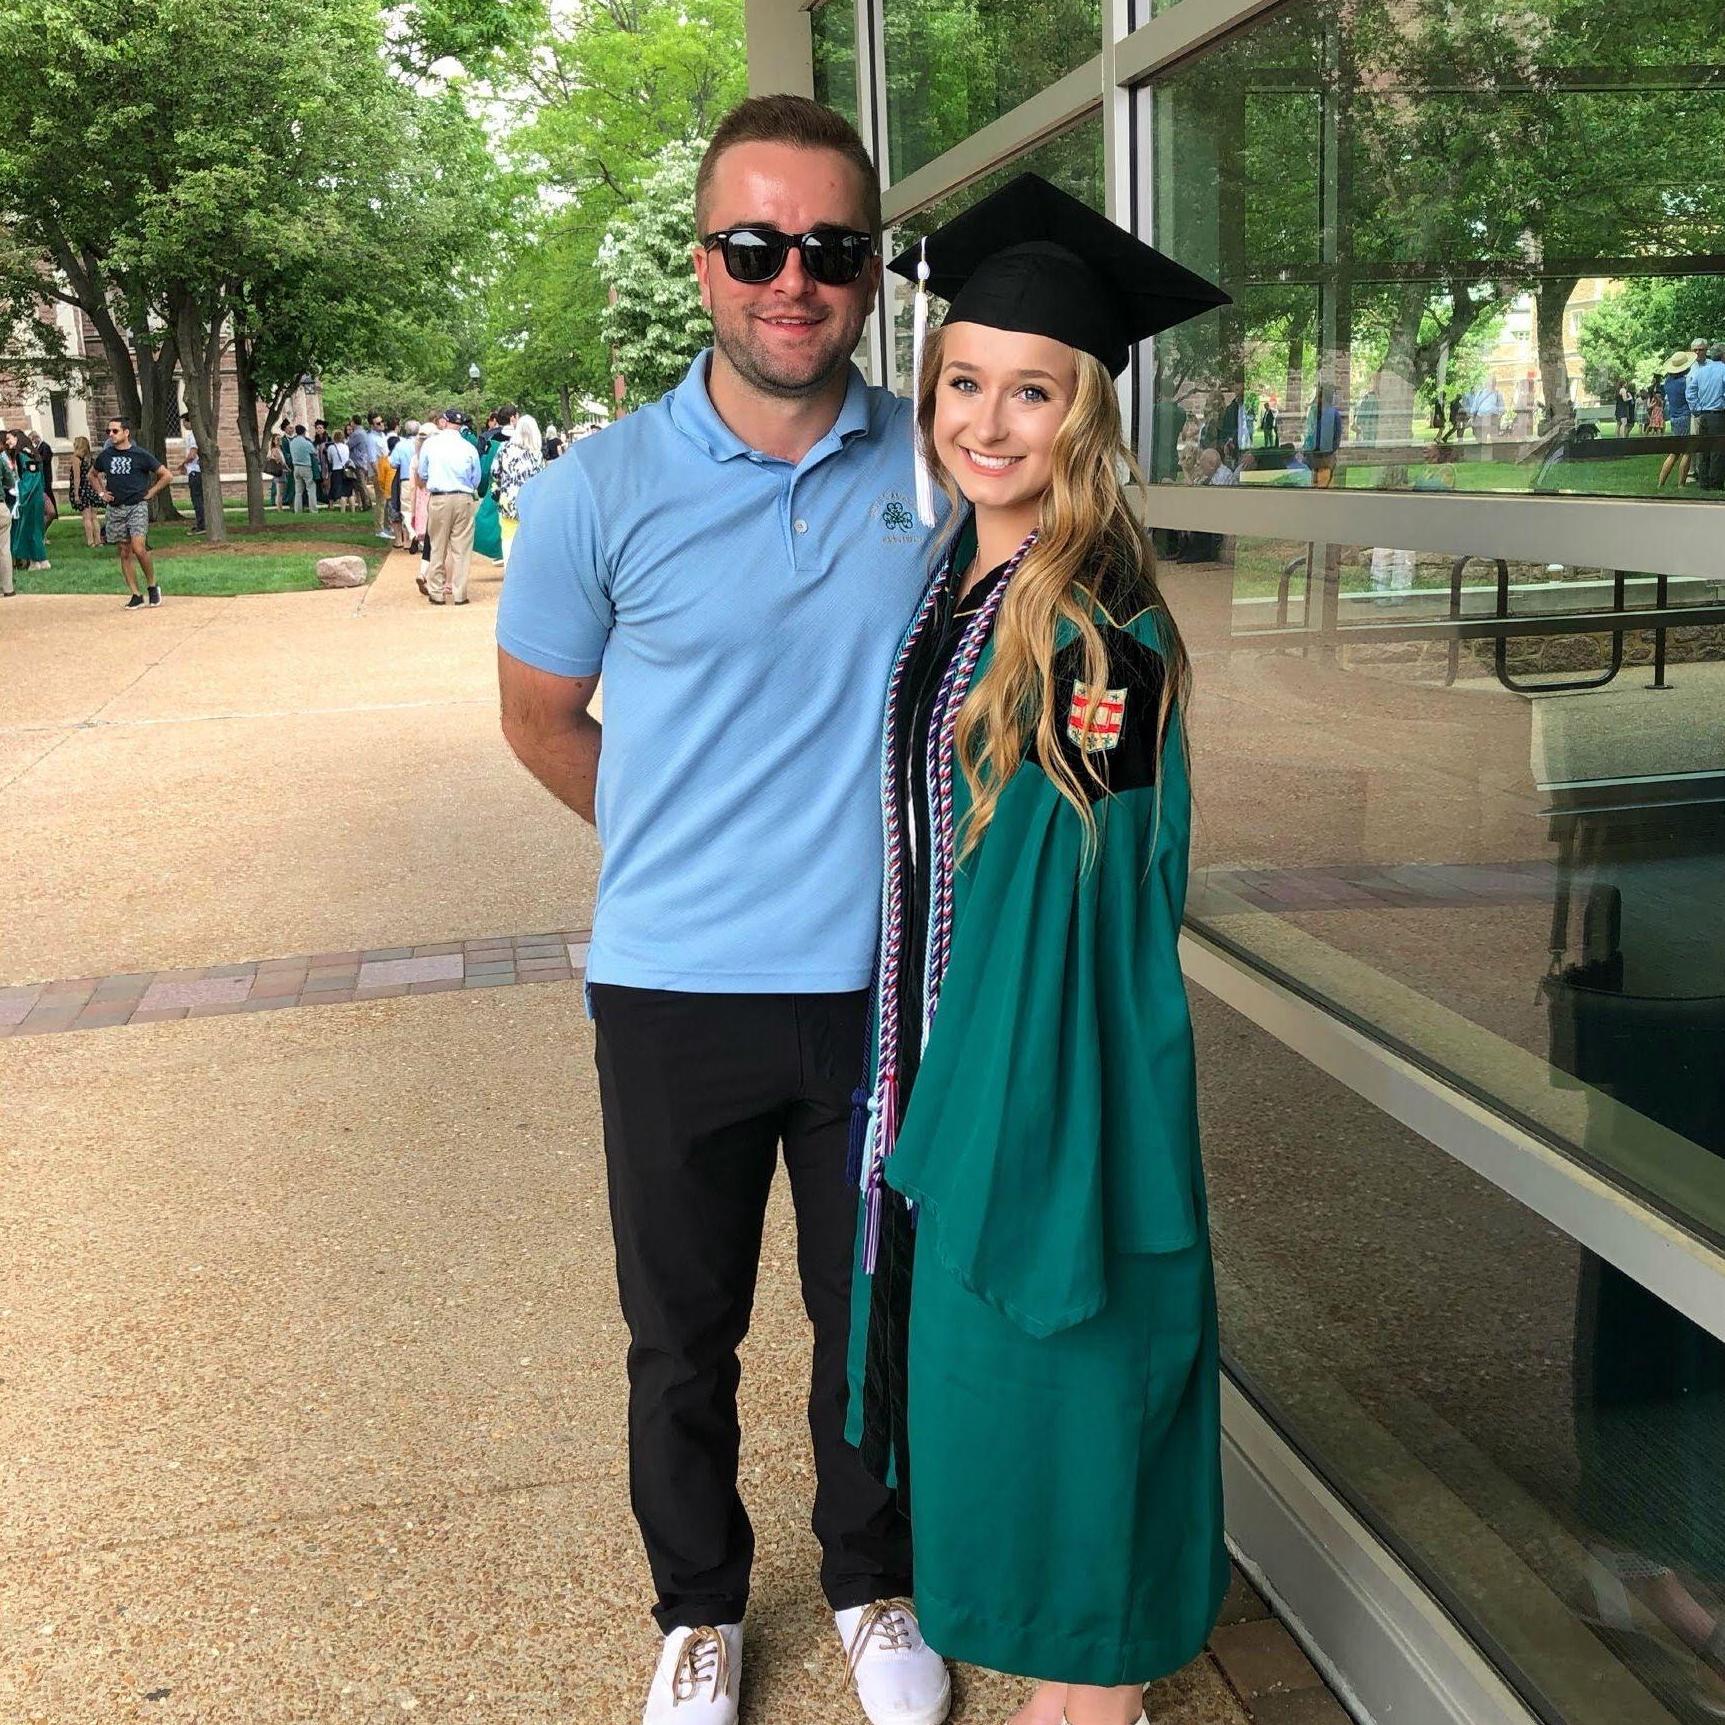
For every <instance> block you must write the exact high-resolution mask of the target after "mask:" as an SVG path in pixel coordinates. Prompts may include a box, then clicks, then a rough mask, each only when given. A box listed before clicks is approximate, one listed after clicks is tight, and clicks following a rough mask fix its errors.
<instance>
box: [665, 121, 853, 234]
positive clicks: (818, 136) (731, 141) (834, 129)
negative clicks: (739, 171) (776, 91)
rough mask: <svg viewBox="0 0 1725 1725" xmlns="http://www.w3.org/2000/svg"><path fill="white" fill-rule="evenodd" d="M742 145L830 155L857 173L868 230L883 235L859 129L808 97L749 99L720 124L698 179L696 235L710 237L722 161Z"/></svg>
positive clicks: (702, 161) (709, 146)
mask: <svg viewBox="0 0 1725 1725" xmlns="http://www.w3.org/2000/svg"><path fill="white" fill-rule="evenodd" d="M738 144H789V145H790V146H791V147H792V148H793V149H798V150H831V151H832V152H833V153H834V154H835V155H839V156H843V157H844V159H845V160H846V161H847V162H849V163H850V164H851V166H852V167H853V168H855V169H856V171H857V173H858V175H859V176H860V177H861V180H862V192H863V215H864V219H865V220H866V221H867V223H868V230H869V232H870V233H871V234H873V235H875V236H876V237H877V238H878V237H879V235H880V175H879V173H877V172H876V170H875V165H874V163H873V161H872V160H870V158H869V153H868V150H867V149H866V148H865V147H864V145H863V141H862V139H861V138H860V137H858V136H857V129H856V127H855V126H853V125H852V124H851V123H850V121H849V120H847V119H846V118H845V117H844V115H843V114H840V113H837V112H835V111H834V110H833V109H831V108H826V107H822V105H821V104H820V103H819V102H814V101H810V99H809V98H808V97H807V96H751V97H750V98H749V99H748V100H747V101H746V102H739V103H738V104H737V105H736V107H734V108H733V109H732V110H731V111H730V112H729V113H728V114H726V115H725V117H724V118H723V119H722V120H720V122H719V124H718V126H717V127H716V128H715V129H714V132H713V141H712V142H711V143H710V144H708V146H707V153H706V154H705V155H704V156H702V158H701V167H700V171H699V173H697V174H696V176H695V235H696V237H697V238H700V237H701V236H702V235H704V234H705V233H706V232H707V206H708V203H709V201H710V199H711V196H712V190H713V174H714V172H715V170H716V169H717V167H718V163H719V158H720V157H721V156H722V155H723V154H724V153H725V151H727V150H729V149H732V148H734V147H735V146H736V145H738Z"/></svg>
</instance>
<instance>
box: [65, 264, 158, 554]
mask: <svg viewBox="0 0 1725 1725" xmlns="http://www.w3.org/2000/svg"><path fill="white" fill-rule="evenodd" d="M48 249H49V253H50V255H51V256H52V257H53V259H54V262H55V263H56V264H57V265H58V266H59V269H60V273H61V274H62V275H63V276H64V277H65V278H66V283H67V286H68V287H70V288H71V290H72V293H71V299H72V303H73V304H74V305H75V306H76V307H77V308H78V310H79V311H81V312H83V313H84V314H85V315H86V316H87V317H88V318H89V320H90V322H91V323H93V324H94V325H95V326H96V334H97V336H98V338H99V339H100V340H101V343H102V353H103V355H104V356H105V357H106V359H107V361H108V373H109V376H110V377H111V378H112V379H113V384H114V403H115V409H116V411H117V412H118V413H119V414H120V416H121V417H122V418H123V419H126V420H128V421H130V423H131V427H132V436H133V441H134V442H136V443H139V444H142V445H143V447H144V448H145V449H147V450H149V451H150V453H151V454H152V455H158V456H161V457H162V458H163V459H166V455H167V427H168V420H167V404H168V402H169V401H170V400H171V399H172V393H173V387H174V364H175V347H174V336H173V333H172V332H171V331H170V332H169V333H168V334H167V335H165V336H164V337H163V339H162V345H161V347H160V348H159V349H155V348H152V347H151V346H150V344H149V342H148V341H140V342H136V343H134V342H133V341H131V340H130V339H129V338H128V336H127V334H126V331H125V329H124V328H123V327H122V323H123V320H124V317H125V315H126V314H125V312H124V311H123V309H122V308H123V307H124V305H125V303H126V301H127V299H128V298H130V299H131V300H132V301H133V302H134V303H137V295H136V293H135V291H129V289H128V284H127V283H126V282H125V281H124V280H123V279H120V280H116V279H114V278H113V277H111V276H110V275H109V274H108V273H107V271H106V269H105V268H104V266H103V264H102V262H101V260H100V259H99V258H97V257H96V256H95V255H94V254H93V253H91V252H89V251H87V250H84V251H79V250H74V249H73V247H72V246H71V244H70V243H69V242H67V241H65V240H64V239H60V240H50V242H49V248H48ZM132 286H133V287H135V284H132ZM110 295H111V296H112V298H110ZM150 511H151V519H153V520H156V521H177V520H178V519H179V511H178V510H176V509H175V508H174V500H173V494H172V493H171V492H170V491H162V492H159V493H158V494H157V496H156V500H155V502H154V503H152V504H151V505H150Z"/></svg>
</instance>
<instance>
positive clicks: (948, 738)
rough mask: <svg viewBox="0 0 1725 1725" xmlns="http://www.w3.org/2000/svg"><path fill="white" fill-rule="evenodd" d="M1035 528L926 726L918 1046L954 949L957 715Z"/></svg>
mask: <svg viewBox="0 0 1725 1725" xmlns="http://www.w3.org/2000/svg"><path fill="white" fill-rule="evenodd" d="M1036 538H1037V535H1036V529H1035V528H1032V529H1031V530H1030V533H1029V535H1028V536H1027V537H1026V538H1025V541H1024V543H1023V544H1022V545H1020V546H1019V548H1018V549H1017V550H1016V551H1014V552H1013V554H1012V556H1011V557H1010V558H1008V559H1007V562H1006V565H1005V567H1004V568H1003V569H1002V570H1001V574H1000V579H999V581H997V582H996V583H995V586H994V591H993V592H992V593H990V594H989V595H988V598H987V600H986V601H984V603H983V605H982V607H981V608H980V609H979V610H978V611H977V614H976V616H975V617H974V618H973V619H972V621H971V624H970V627H969V628H968V629H966V630H965V632H964V639H963V640H962V641H961V642H960V643H959V645H958V651H957V652H955V653H954V654H953V656H952V663H951V664H950V665H949V666H948V667H947V671H946V676H945V678H944V679H943V680H942V682H941V687H940V693H939V694H938V695H937V696H936V697H935V703H934V712H933V714H932V715H931V718H930V723H929V727H928V791H929V805H930V809H929V816H930V818H929V859H928V880H929V895H928V939H927V941H926V943H925V952H924V959H923V987H922V1046H923V1047H924V1048H926V1047H927V1046H928V1035H929V1031H930V1030H932V1029H933V1027H934V1008H935V1003H936V1001H937V1000H938V999H939V996H940V986H941V984H942V983H943V982H944V981H945V980H946V962H947V958H948V956H949V955H950V953H951V950H952V887H953V874H954V872H955V863H954V850H955V838H956V833H955V822H954V819H953V806H952V802H953V798H952V782H953V781H952V769H953V761H954V758H955V756H956V754H957V750H956V748H955V746H954V744H955V740H956V738H957V734H958V715H959V711H960V709H961V708H962V707H963V706H964V698H965V696H966V695H968V694H969V693H970V684H971V679H972V678H973V677H974V676H975V675H976V664H977V660H978V659H980V658H981V657H982V649H983V646H984V644H985V643H986V642H987V640H988V638H989V635H990V634H991V633H992V631H993V629H994V620H995V617H996V616H997V615H998V613H999V611H1000V605H1001V601H1002V600H1003V599H1004V598H1005V597H1006V589H1007V586H1008V584H1009V583H1010V582H1011V580H1012V577H1013V576H1014V575H1015V574H1017V572H1018V566H1019V564H1021V563H1022V562H1023V561H1024V559H1025V558H1026V557H1027V556H1028V555H1029V554H1030V548H1031V546H1033V545H1034V544H1035V543H1036Z"/></svg>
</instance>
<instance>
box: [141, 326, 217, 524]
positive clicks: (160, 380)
mask: <svg viewBox="0 0 1725 1725" xmlns="http://www.w3.org/2000/svg"><path fill="white" fill-rule="evenodd" d="M133 347H134V351H135V352H136V354H137V367H138V381H137V394H138V417H137V419H136V421H135V422H134V423H135V424H136V425H137V428H138V442H139V443H141V444H143V446H144V447H145V448H146V449H147V450H149V452H150V453H151V454H152V455H157V456H160V457H161V459H162V460H163V461H166V460H167V459H168V408H169V406H170V404H171V403H172V402H173V400H174V372H175V370H176V369H177V363H178V358H179V345H178V342H177V340H176V338H175V337H174V336H173V334H172V333H170V334H168V335H165V336H163V338H162V345H161V346H160V347H159V348H152V347H151V346H150V345H149V343H148V342H145V341H136V342H134V344H133ZM198 447H199V448H200V449H202V447H203V445H202V444H201V443H200V444H199V446H198ZM150 518H151V520H153V521H179V520H181V519H182V516H181V515H180V512H179V510H178V508H176V507H175V504H174V493H173V488H172V487H171V486H170V487H169V488H168V489H167V490H165V491H161V492H158V493H157V495H156V499H155V501H154V502H153V503H152V504H151V505H150Z"/></svg>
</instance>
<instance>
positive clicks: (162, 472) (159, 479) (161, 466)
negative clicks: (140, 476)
mask: <svg viewBox="0 0 1725 1725" xmlns="http://www.w3.org/2000/svg"><path fill="white" fill-rule="evenodd" d="M173 482H174V476H173V473H172V472H171V471H170V469H169V467H168V464H167V462H165V461H158V462H157V463H156V473H155V477H154V478H153V479H152V480H151V481H150V489H149V490H148V491H146V492H145V493H144V497H143V501H144V502H146V503H148V502H149V501H150V499H151V498H152V497H154V496H155V495H156V494H157V493H158V492H161V491H166V490H167V489H168V487H169V486H170V485H172V484H173Z"/></svg>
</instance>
